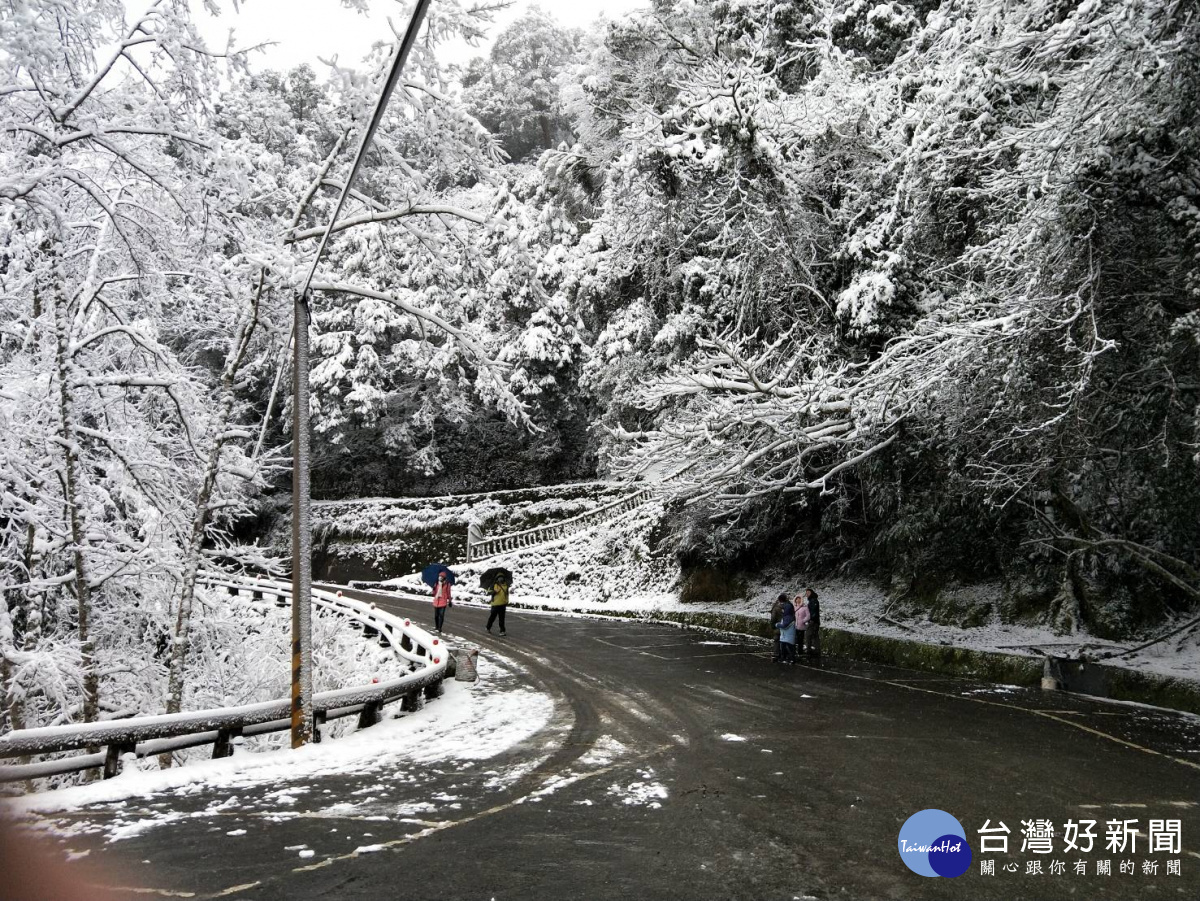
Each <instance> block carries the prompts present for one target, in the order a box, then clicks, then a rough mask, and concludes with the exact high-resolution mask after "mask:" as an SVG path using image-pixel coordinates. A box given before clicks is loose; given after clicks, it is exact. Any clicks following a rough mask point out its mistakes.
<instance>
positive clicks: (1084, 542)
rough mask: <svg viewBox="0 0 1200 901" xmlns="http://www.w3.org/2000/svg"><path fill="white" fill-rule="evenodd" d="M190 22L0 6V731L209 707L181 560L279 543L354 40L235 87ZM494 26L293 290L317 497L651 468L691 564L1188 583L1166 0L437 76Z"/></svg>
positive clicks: (1197, 457)
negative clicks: (295, 407) (297, 365)
mask: <svg viewBox="0 0 1200 901" xmlns="http://www.w3.org/2000/svg"><path fill="white" fill-rule="evenodd" d="M346 2H347V4H348V5H361V0H346ZM192 5H193V4H189V3H188V2H186V0H158V2H154V3H151V4H150V6H149V11H148V12H147V13H145V14H144V15H143V16H142V17H141V18H136V19H135V18H129V14H128V12H127V10H126V7H125V4H124V3H122V2H119V0H91V2H88V3H78V4H70V3H51V2H41V0H18V2H13V3H9V4H6V5H4V6H3V7H2V8H0V72H2V77H0V120H2V123H3V128H2V129H0V173H2V174H0V574H2V575H0V579H2V580H3V592H2V600H0V678H2V682H3V688H4V697H3V699H2V701H3V703H0V729H9V728H13V727H19V726H21V725H34V724H41V723H48V722H57V721H67V720H76V719H94V718H96V717H98V716H101V715H102V714H105V713H106V712H107V715H111V714H112V713H114V712H120V711H123V710H127V709H134V708H136V709H140V710H143V711H147V712H148V711H152V710H157V709H160V708H164V709H168V710H172V709H174V710H178V709H181V708H182V707H188V706H193V705H194V704H196V703H199V702H200V700H201V699H207V698H210V697H215V696H216V695H217V694H219V692H218V689H217V688H215V687H214V685H217V684H218V682H219V680H217V682H214V679H217V677H216V676H215V675H214V674H215V673H218V672H219V671H220V668H221V666H220V665H218V663H217V662H216V659H215V658H214V657H212V655H211V653H210V651H211V649H212V648H214V647H216V645H215V644H214V643H213V640H212V639H211V635H212V634H213V630H214V629H216V628H217V626H216V624H217V623H218V622H220V621H222V620H221V618H222V617H224V616H225V615H226V613H223V612H221V608H219V606H214V605H213V602H212V601H211V600H210V599H207V598H206V597H205V595H204V592H203V589H198V588H197V574H198V573H199V571H200V569H201V567H202V565H203V564H204V561H205V560H206V559H208V558H210V557H211V556H213V555H218V556H220V557H222V558H223V559H225V560H229V559H235V560H240V561H241V562H243V563H248V564H251V565H256V566H263V565H268V564H270V563H271V562H272V561H269V560H266V559H263V558H261V557H258V558H255V556H254V554H253V553H250V554H249V555H248V554H247V550H246V549H247V544H246V542H245V540H244V539H245V538H246V537H248V534H249V533H250V532H252V531H253V528H254V525H253V522H254V519H253V517H254V515H255V513H256V511H257V510H260V509H261V508H262V501H261V498H262V497H263V495H264V494H268V493H270V492H274V491H279V490H281V489H286V488H287V477H286V463H287V454H288V453H289V449H288V447H287V442H288V440H289V435H288V431H289V423H290V410H289V409H288V402H287V395H288V391H287V384H288V372H287V360H288V358H289V342H290V335H289V329H290V319H291V303H292V292H293V290H294V289H295V287H296V285H297V284H299V283H300V282H301V281H302V280H303V277H304V275H305V273H306V271H307V269H306V266H307V264H308V262H309V261H310V260H311V255H312V253H313V251H314V248H315V246H316V243H317V239H318V238H319V237H320V235H321V234H322V230H323V228H324V227H325V225H326V223H327V221H328V217H329V215H330V213H331V211H332V208H333V204H334V203H335V202H336V198H337V195H338V193H339V192H340V190H341V186H342V182H341V181H340V179H341V178H343V177H345V175H346V173H347V171H348V168H349V165H350V160H351V158H352V155H353V149H354V147H356V146H357V142H358V139H359V137H360V131H359V129H360V128H361V127H362V123H363V122H364V121H365V117H366V114H367V111H368V110H369V109H370V108H371V106H372V104H373V102H374V99H375V97H376V95H377V93H378V90H379V86H380V83H381V79H382V77H383V73H384V71H385V67H386V65H387V63H388V60H389V55H390V47H389V46H387V45H381V46H380V47H378V48H377V49H376V50H375V51H374V52H373V54H372V55H371V56H370V57H369V58H368V59H366V60H365V61H364V62H363V64H362V65H361V66H360V67H357V68H347V67H345V66H344V65H343V66H338V65H334V66H322V72H321V74H319V75H318V74H317V72H316V71H314V70H313V69H311V68H307V67H301V68H299V69H296V70H294V71H292V72H289V73H271V72H252V71H251V70H250V68H249V67H248V65H247V61H246V56H245V54H244V53H240V52H238V51H236V50H234V49H232V48H230V49H229V50H227V51H224V52H222V53H215V52H213V51H212V50H210V49H208V48H206V46H205V43H204V41H203V39H202V38H201V37H200V35H199V34H198V33H197V31H196V29H195V27H194V25H193V23H192V20H191V15H192V12H193V10H192V9H191V7H192ZM203 6H204V7H205V8H206V9H211V8H213V7H214V6H215V4H214V3H212V2H211V0H206V2H205V4H203ZM493 11H494V10H492V8H491V7H490V6H488V5H486V4H484V5H479V6H472V5H469V4H462V3H459V2H455V0H439V3H438V4H437V9H436V10H435V13H434V14H433V15H432V16H431V18H430V20H429V23H428V26H427V29H426V38H427V39H424V40H422V41H419V42H418V44H417V46H416V48H415V49H414V52H413V56H412V58H411V59H410V64H409V68H408V70H407V71H406V73H405V80H404V84H403V86H402V88H401V89H400V90H398V91H397V92H396V94H395V96H394V98H393V101H392V104H391V107H390V109H389V112H388V115H387V116H386V117H385V118H384V121H383V124H382V126H381V128H380V130H379V132H378V135H377V138H376V142H375V145H374V147H373V149H372V151H371V153H370V155H369V157H368V159H367V160H366V165H365V167H364V169H363V170H362V175H361V178H360V181H359V182H358V183H357V185H356V190H355V191H354V192H352V194H351V196H350V198H349V202H348V204H347V207H346V209H345V211H344V212H343V215H342V218H341V219H340V221H339V224H338V227H337V229H336V231H335V233H334V234H333V235H332V236H331V241H330V245H329V250H328V254H327V257H326V260H325V262H324V263H323V264H322V266H321V267H320V269H319V270H318V271H317V273H316V278H315V279H314V288H315V293H314V296H313V312H314V322H313V335H312V338H313V357H314V361H313V369H312V373H311V379H312V389H313V403H312V410H311V412H312V414H313V420H314V426H315V429H316V435H315V440H314V451H315V453H314V463H315V471H314V486H315V488H316V491H317V492H318V494H319V495H321V496H323V497H329V498H344V497H350V496H370V495H383V494H392V495H394V494H420V493H434V492H442V493H448V492H457V491H468V490H491V489H496V488H507V487H520V486H525V485H541V484H549V483H554V482H561V481H568V480H578V479H583V478H590V477H594V476H595V475H596V474H600V475H602V476H604V477H606V478H616V479H621V480H633V479H646V480H649V481H652V482H655V483H658V484H659V485H660V488H661V492H662V495H663V501H664V506H663V514H662V515H663V517H664V519H663V522H664V523H665V535H658V534H657V533H656V552H657V548H658V541H659V539H660V538H661V539H662V547H664V548H668V549H669V550H670V551H671V552H672V553H673V554H674V555H675V557H676V559H678V560H679V561H681V562H683V563H684V564H686V565H692V564H700V563H702V564H705V565H716V566H721V567H726V568H733V569H736V568H738V567H753V566H755V565H757V563H758V562H759V561H761V560H763V559H765V558H767V557H769V558H770V559H772V560H775V561H778V560H781V559H783V560H790V561H792V562H793V563H794V565H795V566H796V567H798V568H799V567H804V568H809V569H811V568H812V567H821V568H825V569H827V570H828V569H833V568H835V567H838V566H844V567H860V568H865V569H869V570H870V571H872V572H875V573H880V574H882V575H884V576H885V577H887V578H888V579H889V580H890V584H891V585H892V586H893V587H894V588H895V589H897V590H898V591H902V592H908V593H909V594H910V596H913V597H917V598H919V597H921V596H922V595H923V594H925V593H928V592H930V591H933V590H934V589H936V588H937V586H939V585H941V584H944V583H945V582H947V581H949V580H954V579H958V580H965V581H971V580H982V579H993V580H994V579H1002V580H1004V582H1005V583H1006V586H1007V587H1006V589H1005V591H1006V603H1007V604H1008V607H1009V609H1010V611H1011V612H1012V613H1013V614H1014V615H1016V614H1020V613H1025V612H1029V611H1033V612H1035V613H1036V614H1037V615H1040V616H1042V617H1043V618H1045V619H1046V620H1047V621H1048V622H1049V623H1051V624H1053V625H1055V626H1056V627H1058V628H1060V629H1064V630H1072V629H1076V628H1080V627H1087V628H1090V629H1092V630H1095V631H1097V632H1099V633H1102V634H1106V635H1120V634H1127V633H1130V632H1132V631H1136V630H1138V629H1140V628H1143V627H1145V626H1146V625H1148V624H1150V623H1153V622H1155V621H1158V620H1160V619H1162V618H1163V617H1164V616H1167V615H1170V614H1171V613H1175V612H1179V611H1180V610H1182V609H1184V608H1185V607H1187V606H1189V605H1192V606H1194V605H1195V604H1196V603H1197V601H1198V600H1200V557H1198V556H1197V554H1198V551H1197V549H1198V548H1200V520H1198V519H1197V517H1196V515H1195V511H1196V510H1197V509H1200V478H1198V473H1197V467H1198V466H1200V453H1198V446H1200V146H1198V145H1200V130H1198V129H1197V126H1196V121H1197V118H1198V117H1197V114H1198V112H1200V110H1198V108H1197V104H1198V103H1200V101H1198V99H1197V98H1200V56H1198V55H1197V53H1196V48H1197V47H1198V46H1200V19H1198V17H1197V15H1196V9H1195V4H1193V3H1189V2H1185V0H1082V2H1074V0H1072V2H1064V0H1031V2H1028V3H1020V4H1017V3H1010V2H1005V0H942V2H935V0H888V2H874V0H872V2H864V0H798V2H793V0H654V2H652V3H648V4H647V6H646V7H645V8H644V9H643V10H642V11H640V12H636V13H634V14H632V15H630V16H628V17H627V18H625V19H623V20H621V21H619V22H611V23H600V24H598V25H596V26H595V27H593V28H591V29H589V30H586V31H583V32H572V31H567V30H565V29H563V28H561V27H560V26H559V25H558V24H557V23H556V22H554V20H553V19H552V17H551V16H550V15H548V14H547V13H544V12H541V11H533V12H530V13H529V14H528V15H527V16H526V17H525V18H523V19H522V20H520V21H519V22H518V23H517V24H515V25H514V26H512V27H511V28H509V29H508V30H507V31H505V32H503V33H502V34H501V35H500V36H499V38H498V40H497V42H496V43H495V45H494V46H493V49H492V51H491V53H490V54H489V56H488V57H486V58H483V57H481V58H479V59H477V60H474V61H472V62H471V63H469V64H468V65H467V66H465V67H455V66H447V65H445V64H443V63H442V62H440V61H439V58H438V56H439V52H440V50H441V48H442V47H443V46H444V45H445V42H446V41H448V40H450V39H453V38H457V37H463V38H466V39H468V40H471V41H474V40H476V39H478V38H479V37H480V36H481V35H482V34H483V33H484V32H485V30H486V29H487V27H488V25H489V19H490V16H491V13H492V12H493ZM234 534H236V535H237V538H238V543H237V544H236V546H235V544H234V542H233V540H232V537H233V535H234ZM257 537H260V538H261V537H263V536H261V535H259V536H257ZM251 550H252V549H251ZM656 578H657V577H656ZM656 584H657V583H656ZM217 631H220V630H219V629H218V630H217ZM271 640H272V641H273V640H275V639H274V638H272V639H271ZM264 641H265V639H264ZM255 647H256V646H255V645H254V644H253V643H252V642H251V643H248V644H246V645H245V647H244V648H243V650H245V652H246V653H247V654H250V655H253V654H256V653H259V651H258V650H255ZM262 653H265V651H264V652H262ZM222 665H223V664H222Z"/></svg>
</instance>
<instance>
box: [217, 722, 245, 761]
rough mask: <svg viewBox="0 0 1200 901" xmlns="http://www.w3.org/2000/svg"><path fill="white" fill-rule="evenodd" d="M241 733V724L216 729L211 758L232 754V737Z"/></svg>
mask: <svg viewBox="0 0 1200 901" xmlns="http://www.w3.org/2000/svg"><path fill="white" fill-rule="evenodd" d="M241 734H242V727H241V726H229V727H228V728H225V729H219V730H217V740H216V741H215V742H214V743H213V752H212V756H213V760H216V759H217V758H219V757H232V756H233V739H234V738H236V737H237V736H239V735H241Z"/></svg>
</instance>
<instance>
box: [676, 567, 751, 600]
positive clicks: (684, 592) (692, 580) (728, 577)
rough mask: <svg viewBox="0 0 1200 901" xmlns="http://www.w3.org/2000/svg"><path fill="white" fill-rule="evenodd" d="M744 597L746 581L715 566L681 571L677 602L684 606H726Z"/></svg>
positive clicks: (688, 568)
mask: <svg viewBox="0 0 1200 901" xmlns="http://www.w3.org/2000/svg"><path fill="white" fill-rule="evenodd" d="M745 596H746V580H745V579H743V578H742V577H740V576H738V575H736V574H734V573H732V572H730V571H729V570H725V569H721V568H719V567H715V566H691V567H687V568H686V569H684V570H683V574H682V578H681V580H680V589H679V600H680V601H682V602H683V603H685V604H697V603H709V604H727V603H729V602H730V601H734V600H737V599H739V598H743V597H745Z"/></svg>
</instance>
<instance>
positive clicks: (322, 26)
mask: <svg viewBox="0 0 1200 901" xmlns="http://www.w3.org/2000/svg"><path fill="white" fill-rule="evenodd" d="M437 2H438V0H433V6H432V9H434V10H436V8H437ZM129 5H130V7H131V8H136V7H138V6H139V5H140V4H139V3H137V2H136V0H135V2H132V3H130V4H129ZM192 5H193V8H194V9H195V17H196V21H197V22H198V23H199V25H200V28H201V31H202V32H203V33H204V34H205V37H206V38H207V39H208V41H209V43H210V45H211V46H213V47H224V46H225V36H226V34H227V32H228V30H229V29H230V28H233V29H234V31H235V46H238V47H245V46H248V45H251V44H257V43H260V42H265V41H274V42H276V43H275V46H274V47H272V48H270V49H269V50H267V51H266V52H265V53H263V54H256V55H255V58H254V61H253V62H252V63H251V65H252V66H253V67H254V68H255V69H280V70H286V69H290V68H292V67H293V66H296V65H299V64H300V63H303V62H307V63H311V64H312V65H313V66H314V67H316V68H317V69H318V72H319V71H320V64H319V62H318V58H319V57H320V58H326V59H328V58H329V57H331V56H334V55H337V56H338V58H339V60H340V62H341V63H342V64H343V65H346V66H354V65H357V64H358V63H359V62H360V61H361V60H362V58H363V56H365V55H366V53H367V51H368V50H369V49H370V47H371V45H372V44H373V43H374V42H375V41H379V40H386V41H390V40H391V36H392V32H391V30H390V29H389V28H388V23H387V20H388V17H389V16H390V17H391V18H392V21H393V22H394V23H395V24H396V27H397V28H400V29H403V27H404V24H405V23H406V22H407V21H408V10H409V9H411V3H408V2H397V0H370V8H371V12H370V13H369V14H368V15H363V14H361V13H358V12H355V11H353V10H348V9H346V8H345V7H344V6H342V4H341V2H340V0H240V2H239V4H238V5H239V7H240V11H239V12H237V13H235V12H234V11H233V3H232V2H231V0H222V2H221V3H220V6H221V8H222V9H223V10H224V15H222V16H221V18H220V19H219V20H214V19H213V17H212V16H210V15H208V14H207V13H205V12H204V11H203V9H202V8H201V3H200V2H199V0H193V3H192ZM532 5H534V3H533V2H532V0H515V2H514V3H513V5H512V7H511V8H510V9H507V10H505V11H503V12H501V13H499V14H498V15H497V17H496V25H495V26H494V27H493V29H492V33H493V35H494V34H495V33H497V32H499V31H500V30H502V29H503V28H504V27H505V26H506V25H508V24H509V23H510V22H512V21H513V20H514V19H516V18H518V17H520V15H521V14H522V13H523V12H524V11H525V10H526V9H528V8H529V7H530V6H532ZM537 5H538V6H540V7H541V8H542V9H543V10H544V11H546V12H548V13H550V14H551V15H552V16H554V18H556V19H558V21H559V22H561V23H562V24H563V25H565V26H567V27H572V28H573V27H578V26H583V25H586V24H588V23H589V22H592V21H594V20H595V19H597V18H599V17H600V16H601V15H603V16H606V17H607V18H609V19H613V20H619V19H621V18H623V17H624V16H625V15H627V14H628V13H629V12H630V11H631V10H634V9H637V8H639V7H642V6H645V5H648V0H542V2H540V3H537ZM487 49H488V48H487V46H482V47H479V48H472V47H469V46H467V45H466V44H465V43H464V44H463V45H462V46H460V47H455V48H452V49H450V48H448V52H447V54H446V59H447V61H450V62H466V61H467V60H468V59H470V58H471V57H472V56H476V55H481V54H485V53H486V52H487Z"/></svg>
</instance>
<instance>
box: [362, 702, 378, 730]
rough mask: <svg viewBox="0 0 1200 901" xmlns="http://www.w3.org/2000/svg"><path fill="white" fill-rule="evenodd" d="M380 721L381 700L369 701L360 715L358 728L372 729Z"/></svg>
mask: <svg viewBox="0 0 1200 901" xmlns="http://www.w3.org/2000/svg"><path fill="white" fill-rule="evenodd" d="M378 722H379V702H378V701H367V703H365V704H363V709H362V712H361V713H359V715H358V728H360V729H370V728H371V727H372V726H374V725H375V724H376V723H378Z"/></svg>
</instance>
